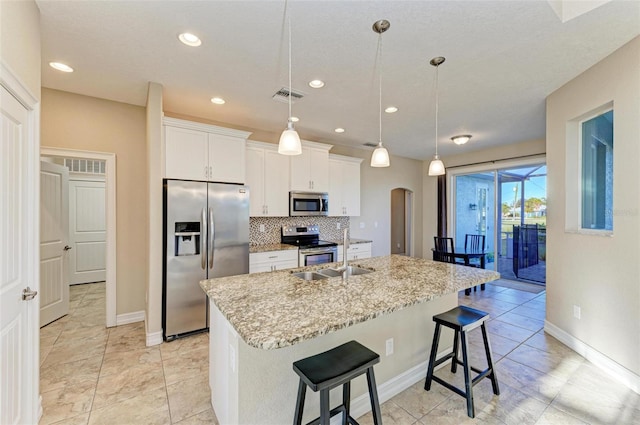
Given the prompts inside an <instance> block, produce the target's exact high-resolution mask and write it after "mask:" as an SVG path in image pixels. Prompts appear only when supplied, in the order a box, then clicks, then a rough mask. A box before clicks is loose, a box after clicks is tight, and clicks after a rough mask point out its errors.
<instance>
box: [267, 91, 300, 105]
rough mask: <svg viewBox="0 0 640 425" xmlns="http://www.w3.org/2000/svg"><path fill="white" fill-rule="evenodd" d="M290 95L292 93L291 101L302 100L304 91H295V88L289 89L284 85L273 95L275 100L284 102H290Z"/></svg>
mask: <svg viewBox="0 0 640 425" xmlns="http://www.w3.org/2000/svg"><path fill="white" fill-rule="evenodd" d="M289 95H291V103H296V100H300V99H302V98H303V97H304V93H302V92H299V91H295V90H291V91H289V89H288V88H286V87H283V88H281V89H280V90H278V91H277V92H276V93H275V94H274V95H273V96H272V98H273V100H277V101H278V102H282V103H288V102H289Z"/></svg>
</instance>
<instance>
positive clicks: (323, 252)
mask: <svg viewBox="0 0 640 425" xmlns="http://www.w3.org/2000/svg"><path fill="white" fill-rule="evenodd" d="M336 261H338V249H337V248H336V247H330V248H313V249H301V250H300V257H299V260H298V267H306V266H314V265H316V264H325V263H335V262H336Z"/></svg>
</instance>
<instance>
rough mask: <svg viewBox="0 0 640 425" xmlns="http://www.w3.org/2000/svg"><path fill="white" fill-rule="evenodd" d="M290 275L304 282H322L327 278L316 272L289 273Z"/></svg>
mask: <svg viewBox="0 0 640 425" xmlns="http://www.w3.org/2000/svg"><path fill="white" fill-rule="evenodd" d="M291 274H292V275H294V276H295V277H299V278H300V279H304V280H322V279H327V278H328V277H329V276H325V275H323V274H320V273H316V272H298V273H291Z"/></svg>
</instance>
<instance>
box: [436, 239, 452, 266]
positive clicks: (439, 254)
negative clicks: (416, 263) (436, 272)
mask: <svg viewBox="0 0 640 425" xmlns="http://www.w3.org/2000/svg"><path fill="white" fill-rule="evenodd" d="M433 245H434V250H433V261H440V262H443V263H455V262H456V259H455V256H454V254H455V251H454V249H453V238H440V237H438V236H434V237H433Z"/></svg>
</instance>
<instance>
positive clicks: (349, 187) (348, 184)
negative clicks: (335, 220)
mask: <svg viewBox="0 0 640 425" xmlns="http://www.w3.org/2000/svg"><path fill="white" fill-rule="evenodd" d="M361 163H362V159H361V158H351V157H348V156H341V155H329V215H331V216H351V217H355V216H359V215H360V164H361Z"/></svg>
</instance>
